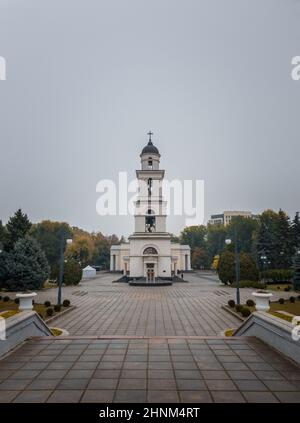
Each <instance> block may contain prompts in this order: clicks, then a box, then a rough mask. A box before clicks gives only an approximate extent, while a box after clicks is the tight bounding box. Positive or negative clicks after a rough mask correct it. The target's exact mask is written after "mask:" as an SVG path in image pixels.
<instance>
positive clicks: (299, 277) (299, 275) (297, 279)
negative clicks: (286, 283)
mask: <svg viewBox="0 0 300 423" xmlns="http://www.w3.org/2000/svg"><path fill="white" fill-rule="evenodd" d="M293 268H294V275H293V285H294V290H295V291H300V254H296V256H295V258H294V263H293Z"/></svg>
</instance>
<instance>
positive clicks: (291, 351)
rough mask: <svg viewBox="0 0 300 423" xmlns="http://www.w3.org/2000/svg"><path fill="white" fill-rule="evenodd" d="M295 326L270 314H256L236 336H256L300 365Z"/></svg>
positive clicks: (242, 326) (299, 350) (299, 344)
mask: <svg viewBox="0 0 300 423" xmlns="http://www.w3.org/2000/svg"><path fill="white" fill-rule="evenodd" d="M293 328H294V326H293V325H292V324H291V323H289V322H287V321H286V320H283V319H280V318H279V317H276V316H273V315H272V314H270V313H265V312H255V313H252V314H251V316H250V317H248V319H247V320H245V321H244V323H242V325H241V326H240V327H239V328H238V329H237V330H236V331H235V333H234V336H242V335H246V336H255V337H257V338H259V339H261V340H262V341H264V342H265V343H266V344H268V345H270V346H271V347H273V348H275V349H276V350H277V351H279V352H281V353H282V354H284V355H285V356H287V357H289V358H291V359H292V360H294V361H295V362H296V363H298V364H300V340H298V341H295V340H293V338H292V329H293Z"/></svg>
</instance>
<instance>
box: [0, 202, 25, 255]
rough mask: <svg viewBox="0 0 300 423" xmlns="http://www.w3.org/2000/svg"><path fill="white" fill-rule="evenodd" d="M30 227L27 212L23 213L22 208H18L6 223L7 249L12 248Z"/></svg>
mask: <svg viewBox="0 0 300 423" xmlns="http://www.w3.org/2000/svg"><path fill="white" fill-rule="evenodd" d="M30 228H31V222H30V220H29V219H28V217H27V214H25V213H22V210H21V209H18V210H17V211H16V213H15V214H14V215H13V216H12V217H11V218H10V219H9V221H8V222H7V225H6V232H7V235H6V243H5V249H6V250H7V251H9V250H11V249H12V248H13V247H14V245H15V243H16V242H17V241H18V240H19V239H20V238H24V237H25V235H26V234H27V233H28V232H29V230H30Z"/></svg>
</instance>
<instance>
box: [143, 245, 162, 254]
mask: <svg viewBox="0 0 300 423" xmlns="http://www.w3.org/2000/svg"><path fill="white" fill-rule="evenodd" d="M143 254H144V255H146V256H153V255H157V254H158V252H157V250H156V248H154V247H147V248H145V249H144V252H143Z"/></svg>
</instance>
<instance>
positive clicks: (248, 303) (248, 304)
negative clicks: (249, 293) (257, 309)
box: [246, 300, 255, 307]
mask: <svg viewBox="0 0 300 423" xmlns="http://www.w3.org/2000/svg"><path fill="white" fill-rule="evenodd" d="M246 304H247V306H248V307H254V306H255V302H254V301H253V300H247V301H246Z"/></svg>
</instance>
